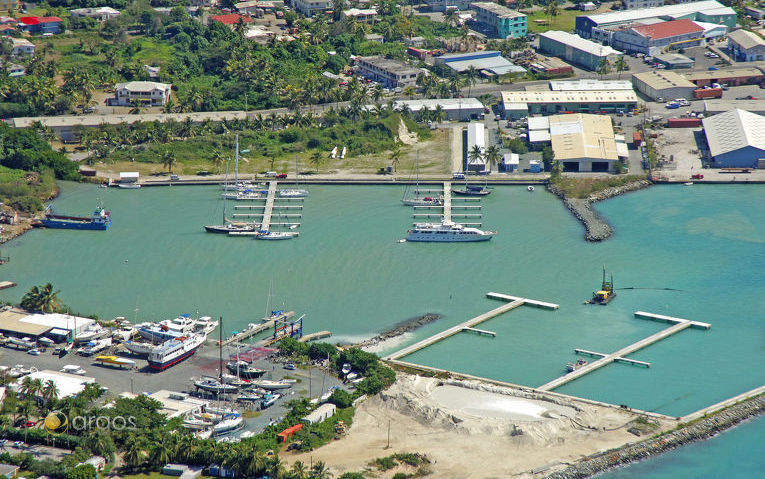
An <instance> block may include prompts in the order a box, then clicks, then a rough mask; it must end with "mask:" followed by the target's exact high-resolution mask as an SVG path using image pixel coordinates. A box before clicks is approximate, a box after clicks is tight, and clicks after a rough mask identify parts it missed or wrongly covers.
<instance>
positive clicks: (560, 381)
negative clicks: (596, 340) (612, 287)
mask: <svg viewBox="0 0 765 479" xmlns="http://www.w3.org/2000/svg"><path fill="white" fill-rule="evenodd" d="M638 313H640V314H638ZM635 317H637V318H648V319H665V318H666V319H665V320H671V321H670V322H673V323H675V324H673V325H672V326H670V327H668V328H666V329H662V330H661V331H659V332H658V333H656V334H652V335H651V336H648V337H646V338H643V339H641V340H640V341H637V342H635V343H632V344H630V345H629V346H627V347H624V348H622V349H620V350H618V351H616V352H614V353H611V354H606V355H603V357H601V358H600V359H598V360H597V361H593V362H592V363H590V364H588V365H587V366H583V367H581V368H579V369H577V370H575V371H573V372H570V373H568V374H566V375H565V376H561V377H559V378H557V379H553V380H552V381H550V382H548V383H546V384H543V385H542V386H539V387H538V388H537V389H539V390H540V391H550V390H553V389H555V388H558V387H560V386H563V385H564V384H566V383H569V382H571V381H573V380H575V379H577V378H580V377H582V376H584V375H585V374H589V373H591V372H592V371H595V370H596V369H600V368H602V367H603V366H606V365H608V364H611V363H613V362H615V361H621V362H624V361H629V362H632V363H635V364H639V363H643V365H646V364H647V365H650V363H645V362H644V361H636V360H630V359H627V358H626V356H628V355H630V354H632V353H634V352H635V351H639V350H641V349H643V348H645V347H647V346H650V345H651V344H653V343H656V342H658V341H661V340H662V339H665V338H668V337H670V336H672V335H673V334H675V333H679V332H680V331H683V330H684V329H688V328H690V327H691V326H694V325H706V327H704V326H696V327H704V329H709V328H710V327H711V325H710V324H707V323H699V322H697V321H690V320H688V319H682V318H671V317H669V316H663V315H658V314H653V313H646V312H644V311H638V312H636V313H635ZM579 351H585V350H579ZM587 353H589V354H593V355H597V356H599V355H600V354H601V353H595V352H592V351H587Z"/></svg>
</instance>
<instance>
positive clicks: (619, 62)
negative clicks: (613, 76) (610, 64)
mask: <svg viewBox="0 0 765 479" xmlns="http://www.w3.org/2000/svg"><path fill="white" fill-rule="evenodd" d="M614 69H615V70H616V71H617V73H619V79H621V78H622V72H623V71H626V70H629V69H630V66H629V65H628V64H627V61H626V60H625V59H624V55H620V56H619V58H617V59H616V61H615V62H614Z"/></svg>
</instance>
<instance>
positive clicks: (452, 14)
mask: <svg viewBox="0 0 765 479" xmlns="http://www.w3.org/2000/svg"><path fill="white" fill-rule="evenodd" d="M444 22H445V23H446V24H447V25H449V26H450V27H456V26H457V25H458V24H459V23H460V16H459V13H457V9H456V8H452V9H450V10H448V11H447V12H446V13H445V14H444Z"/></svg>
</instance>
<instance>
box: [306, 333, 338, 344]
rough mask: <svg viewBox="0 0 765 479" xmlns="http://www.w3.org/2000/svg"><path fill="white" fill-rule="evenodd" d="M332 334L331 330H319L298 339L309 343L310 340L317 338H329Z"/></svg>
mask: <svg viewBox="0 0 765 479" xmlns="http://www.w3.org/2000/svg"><path fill="white" fill-rule="evenodd" d="M330 336H332V332H330V331H319V332H317V333H311V334H306V335H304V336H303V337H302V338H300V339H298V341H299V342H301V343H307V342H309V341H316V340H317V339H322V338H328V337H330Z"/></svg>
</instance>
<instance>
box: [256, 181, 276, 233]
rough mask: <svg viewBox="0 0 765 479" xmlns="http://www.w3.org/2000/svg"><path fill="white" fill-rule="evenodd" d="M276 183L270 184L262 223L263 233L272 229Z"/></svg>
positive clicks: (271, 182)
mask: <svg viewBox="0 0 765 479" xmlns="http://www.w3.org/2000/svg"><path fill="white" fill-rule="evenodd" d="M276 183H277V182H276V181H269V182H268V196H267V197H266V208H265V209H264V210H263V221H261V223H260V229H261V230H262V231H268V230H269V229H271V215H272V214H273V213H274V199H275V198H276Z"/></svg>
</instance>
